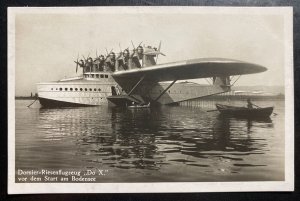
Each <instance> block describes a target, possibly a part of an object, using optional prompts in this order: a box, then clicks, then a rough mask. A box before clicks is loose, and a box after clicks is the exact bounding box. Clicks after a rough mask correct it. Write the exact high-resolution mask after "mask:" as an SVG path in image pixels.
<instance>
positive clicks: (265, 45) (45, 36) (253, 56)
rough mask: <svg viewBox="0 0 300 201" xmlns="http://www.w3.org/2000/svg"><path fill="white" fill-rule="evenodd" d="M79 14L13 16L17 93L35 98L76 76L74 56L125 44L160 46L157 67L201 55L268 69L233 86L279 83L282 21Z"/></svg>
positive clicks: (209, 15) (136, 13)
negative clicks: (43, 87)
mask: <svg viewBox="0 0 300 201" xmlns="http://www.w3.org/2000/svg"><path fill="white" fill-rule="evenodd" d="M169 9H171V8H169ZM73 10H74V9H73ZM81 11H82V10H81ZM85 11H87V12H85V13H84V12H74V13H71V12H68V13H63V12H60V13H55V12H54V13H47V10H45V12H39V13H26V14H17V15H16V18H15V48H16V49H15V53H16V55H15V58H16V60H15V64H16V66H15V72H16V95H30V92H33V93H35V92H36V86H35V83H38V82H48V81H55V80H59V79H61V78H64V77H72V76H76V73H75V67H76V66H75V63H74V60H76V58H77V54H79V56H80V57H81V56H82V55H84V56H87V55H88V54H90V55H91V56H95V55H96V50H97V52H98V55H99V54H101V53H102V54H104V53H105V48H107V49H108V50H110V49H111V48H114V50H116V51H119V43H120V44H121V47H122V48H123V49H125V48H127V47H130V48H132V45H131V42H130V41H131V40H132V41H133V42H134V43H135V44H136V45H137V44H138V43H140V42H141V41H143V43H144V44H146V45H152V46H158V43H159V41H160V40H161V41H162V47H161V51H162V52H163V53H165V54H166V55H167V56H166V57H163V56H160V57H159V59H158V62H159V63H165V62H172V61H180V60H185V59H191V58H204V57H221V58H229V59H237V60H242V61H246V62H251V63H256V64H259V65H262V66H265V67H267V68H268V71H267V72H264V73H260V74H253V75H245V76H242V77H241V79H240V80H239V81H238V82H237V84H236V85H240V86H241V85H284V52H285V49H284V48H285V46H284V37H285V36H284V20H283V19H284V18H283V16H282V15H276V14H272V15H270V14H257V13H256V14H252V13H251V12H249V13H247V11H246V10H245V12H244V13H243V14H236V13H233V14H231V13H227V14H224V13H218V12H217V13H216V12H214V13H208V12H205V13H202V12H200V11H199V12H197V13H195V12H194V13H193V12H183V13H177V12H172V13H167V12H165V13H164V12H160V13H151V12H148V13H146V14H142V12H141V11H140V10H139V9H137V10H136V11H135V10H134V9H132V10H131V11H132V12H131V13H122V10H119V11H118V12H115V13H109V12H103V10H102V9H99V10H97V9H93V10H92V11H91V12H89V9H87V8H86V9H85ZM79 72H80V71H79ZM77 75H79V74H77ZM199 82H200V83H205V82H202V81H199Z"/></svg>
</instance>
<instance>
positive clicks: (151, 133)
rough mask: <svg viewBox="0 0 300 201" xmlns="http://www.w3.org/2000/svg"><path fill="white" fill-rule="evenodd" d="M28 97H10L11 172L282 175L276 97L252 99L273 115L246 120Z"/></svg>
mask: <svg viewBox="0 0 300 201" xmlns="http://www.w3.org/2000/svg"><path fill="white" fill-rule="evenodd" d="M31 102H32V100H16V111H15V112H16V133H15V137H16V138H15V139H16V141H15V148H16V155H15V156H16V163H15V165H16V172H17V171H18V170H20V169H21V170H42V169H46V170H59V169H61V170H66V171H69V170H75V171H76V170H77V171H87V170H99V169H100V170H104V172H105V174H104V175H98V174H96V176H95V177H96V182H183V181H185V182H202V181H279V180H284V137H285V136H284V102H283V101H260V102H255V104H257V105H261V106H264V105H273V106H275V110H274V112H275V113H277V114H278V115H276V116H275V115H272V116H271V118H270V119H266V120H251V121H250V120H245V119H235V118H225V117H222V116H220V115H219V113H218V112H206V109H203V108H202V109H201V108H196V107H194V108H191V107H183V106H173V107H169V106H162V107H157V108H151V109H143V110H129V109H125V108H123V109H122V108H109V107H108V106H101V107H85V108H65V109H42V108H39V104H38V103H35V104H34V105H33V106H32V108H27V107H26V106H27V105H29V104H30V103H31ZM235 104H236V105H241V104H244V105H245V103H242V102H237V103H235ZM17 177H18V176H17V175H16V182H19V181H18V180H17ZM69 182H70V180H69Z"/></svg>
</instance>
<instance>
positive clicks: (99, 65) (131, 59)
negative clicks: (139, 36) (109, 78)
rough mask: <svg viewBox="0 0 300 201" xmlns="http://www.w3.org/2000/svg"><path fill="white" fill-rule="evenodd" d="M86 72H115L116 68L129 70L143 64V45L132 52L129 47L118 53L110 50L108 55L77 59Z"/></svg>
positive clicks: (77, 62)
mask: <svg viewBox="0 0 300 201" xmlns="http://www.w3.org/2000/svg"><path fill="white" fill-rule="evenodd" d="M75 63H76V64H77V65H78V66H80V67H81V68H83V73H86V72H114V71H116V70H128V69H130V68H134V67H139V68H140V67H142V66H143V47H142V46H138V47H137V48H136V49H134V50H133V51H132V52H131V53H130V52H129V50H128V48H127V49H125V50H124V51H121V52H119V53H118V54H117V56H116V54H115V53H114V52H112V51H111V52H110V53H109V54H108V55H107V56H106V57H105V56H104V55H100V56H98V57H96V58H94V59H93V58H92V57H88V58H87V59H85V58H84V59H81V60H79V61H75Z"/></svg>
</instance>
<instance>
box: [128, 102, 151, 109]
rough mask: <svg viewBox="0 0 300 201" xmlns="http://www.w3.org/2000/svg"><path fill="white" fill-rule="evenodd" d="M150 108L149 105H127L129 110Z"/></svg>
mask: <svg viewBox="0 0 300 201" xmlns="http://www.w3.org/2000/svg"><path fill="white" fill-rule="evenodd" d="M149 107H150V103H148V104H147V105H129V106H128V108H130V109H140V108H149Z"/></svg>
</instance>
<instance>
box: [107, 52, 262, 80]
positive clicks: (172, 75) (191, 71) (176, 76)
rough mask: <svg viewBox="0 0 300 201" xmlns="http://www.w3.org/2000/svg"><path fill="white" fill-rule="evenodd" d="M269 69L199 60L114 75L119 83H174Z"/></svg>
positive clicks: (245, 64) (238, 63)
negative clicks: (138, 80) (139, 80)
mask: <svg viewBox="0 0 300 201" xmlns="http://www.w3.org/2000/svg"><path fill="white" fill-rule="evenodd" d="M266 70H267V68H265V67H263V66H260V65H257V64H252V63H248V62H243V61H238V60H231V59H223V58H199V59H190V60H185V61H179V62H172V63H166V64H158V65H155V66H148V67H143V68H137V69H131V70H126V71H117V72H115V73H113V74H112V76H113V78H115V80H116V81H117V82H118V81H123V80H124V79H126V80H127V81H128V80H131V81H133V80H136V79H140V78H141V77H143V76H145V78H144V80H145V81H157V82H160V81H172V80H186V79H196V78H207V77H224V76H232V75H244V74H253V73H260V72H264V71H266Z"/></svg>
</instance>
